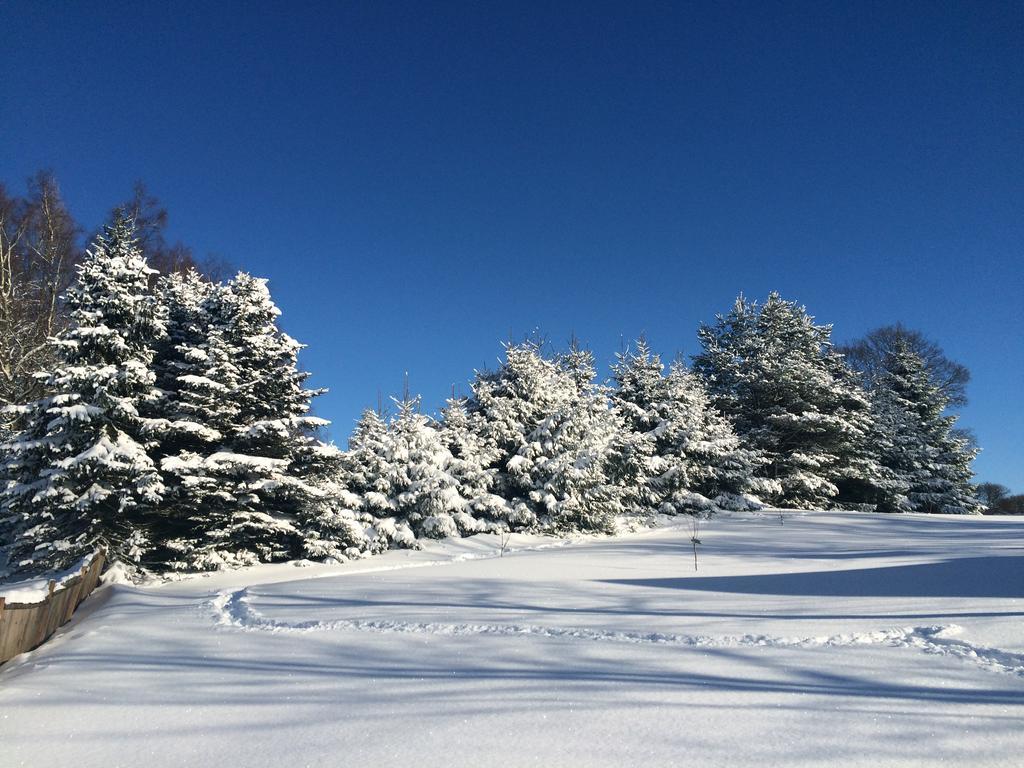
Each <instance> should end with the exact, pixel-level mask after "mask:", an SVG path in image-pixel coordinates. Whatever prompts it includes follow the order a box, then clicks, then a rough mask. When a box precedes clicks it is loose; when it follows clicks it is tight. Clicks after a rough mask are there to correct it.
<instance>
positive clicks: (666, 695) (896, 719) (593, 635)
mask: <svg viewBox="0 0 1024 768" xmlns="http://www.w3.org/2000/svg"><path fill="white" fill-rule="evenodd" d="M701 538H702V540H703V545H702V546H701V549H700V555H699V558H700V561H699V567H700V570H699V571H696V572H695V571H694V569H693V556H692V550H691V548H690V541H689V539H690V531H689V527H688V526H687V525H685V524H682V523H681V524H678V525H669V526H666V527H663V528H660V529H657V530H653V531H647V532H643V533H638V534H633V535H629V536H623V537H619V538H605V539H581V540H577V541H574V542H568V543H566V542H559V541H554V540H551V539H541V538H528V537H514V539H513V546H514V547H516V548H517V551H515V552H512V553H506V555H505V556H504V557H501V558H499V557H496V555H497V539H496V537H493V536H478V537H474V538H473V539H468V540H461V541H451V542H444V543H437V544H433V545H430V546H429V548H428V549H427V550H425V551H422V552H392V553H389V554H387V555H384V556H382V557H378V558H372V559H369V560H365V561H361V562H358V563H350V564H346V565H335V566H311V567H308V568H297V567H295V566H291V565H287V566H264V567H260V568H253V569H247V570H244V571H239V572H233V573H226V574H217V575H215V576H210V577H208V578H198V579H191V580H187V581H181V582H177V583H171V584H165V585H163V586H160V587H151V588H145V589H138V588H132V587H127V586H119V585H118V586H111V587H107V588H104V589H101V590H99V591H98V592H97V593H96V594H95V595H94V596H93V597H92V598H90V599H89V600H88V601H86V603H84V604H83V606H82V608H81V609H80V611H79V614H78V615H76V617H75V619H74V621H73V622H72V623H71V624H69V625H68V626H67V627H65V628H64V629H63V630H62V631H61V632H60V633H59V634H58V636H57V637H56V638H55V639H54V640H52V641H51V642H50V643H48V644H47V645H46V646H44V647H43V648H41V649H39V650H37V651H35V652H34V653H31V654H26V655H24V656H22V657H19V658H18V659H15V660H14V661H12V662H10V663H9V664H7V665H5V666H4V667H2V668H0V763H2V764H3V765H4V766H6V765H11V766H15V765H26V766H33V767H41V766H49V765H54V766H57V765H75V766H78V767H82V766H108V767H109V766H138V765H145V766H147V768H158V767H159V766H172V765H184V766H205V765H222V766H275V768H279V767H280V766H307V765H308V766H342V765H359V766H362V765H367V766H398V765H401V766H405V765H409V766H435V765H436V766H479V765H487V766H521V765H538V766H556V765H557V766H584V765H585V766H600V765H608V766H626V765H644V766H655V765H659V766H660V765H666V766H668V765H698V766H712V765H728V766H746V765H750V766H770V765H785V766H792V765H805V766H812V765H813V766H818V765H865V766H868V765H870V766H873V767H874V766H880V765H886V766H891V765H936V764H940V763H945V764H950V765H971V766H981V765H1007V766H1011V765H1012V766H1019V765H1021V764H1022V761H1024V520H1020V519H1013V518H961V517H925V516H910V515H908V516H880V515H866V514H857V513H806V514H804V513H787V514H786V517H785V524H784V525H782V524H780V521H779V518H778V516H777V515H773V514H758V513H734V514H726V515H722V516H719V517H717V518H716V519H715V520H713V521H711V522H710V523H708V524H707V525H706V526H705V528H704V529H703V530H702V532H701Z"/></svg>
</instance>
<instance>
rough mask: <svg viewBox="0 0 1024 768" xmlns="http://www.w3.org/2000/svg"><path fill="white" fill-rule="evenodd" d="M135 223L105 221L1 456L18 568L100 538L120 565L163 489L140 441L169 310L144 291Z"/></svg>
mask: <svg viewBox="0 0 1024 768" xmlns="http://www.w3.org/2000/svg"><path fill="white" fill-rule="evenodd" d="M152 274H153V270H151V269H150V268H149V267H147V265H146V263H145V260H144V259H143V257H142V254H141V252H140V250H139V248H138V247H137V245H136V241H135V236H134V224H133V222H132V221H131V220H129V219H127V218H124V217H120V218H118V219H117V220H116V221H115V222H114V223H113V224H111V225H109V226H108V227H106V228H105V229H104V232H103V234H102V235H100V236H99V237H98V238H97V240H96V242H95V244H94V245H93V247H92V249H91V250H90V251H89V252H88V254H87V255H86V257H85V259H84V260H83V262H82V263H81V264H80V265H79V266H78V269H77V277H76V280H75V283H74V284H73V285H72V286H71V288H70V289H69V290H68V291H67V292H66V294H65V297H64V301H65V302H66V304H67V307H68V310H69V324H68V328H67V330H65V331H62V332H61V333H60V334H59V335H58V336H57V337H56V339H55V340H54V341H53V344H54V345H55V350H54V351H55V356H56V359H57V364H56V366H55V368H54V369H53V370H49V371H42V372H40V373H39V376H40V378H41V379H42V380H43V383H44V387H45V390H46V391H47V393H48V394H47V396H45V397H43V398H42V399H40V400H37V401H35V402H32V403H27V404H25V405H22V406H18V407H17V408H16V410H17V414H18V416H19V421H20V422H21V423H22V424H23V425H24V426H23V428H22V429H21V430H19V431H18V432H17V433H16V434H15V435H14V437H13V438H11V439H10V440H8V442H7V443H5V444H4V445H3V446H2V448H0V455H2V456H3V457H4V473H5V475H6V477H7V478H8V482H7V485H6V487H5V488H4V490H3V494H2V496H0V515H2V516H3V517H4V518H5V519H6V520H7V525H8V529H9V530H10V531H11V537H12V541H11V544H10V551H9V559H10V564H11V565H12V566H13V568H14V570H15V572H17V573H33V572H43V571H50V570H59V569H63V568H67V567H69V566H70V565H72V564H73V563H74V562H75V561H77V560H79V559H80V558H82V557H83V556H85V555H87V554H90V553H91V552H92V551H94V550H95V549H96V548H97V547H99V546H103V547H106V549H107V551H108V558H109V559H111V560H121V561H122V562H124V563H125V564H126V565H129V566H131V565H133V564H136V563H138V562H139V560H140V557H141V556H142V554H143V553H144V552H145V551H146V550H147V549H148V548H149V547H150V539H149V529H150V527H151V523H152V521H153V512H154V510H155V509H156V507H157V506H158V504H159V503H160V500H161V498H162V496H163V493H164V486H163V483H162V482H161V479H160V475H159V473H158V471H157V468H156V467H155V466H154V464H153V462H152V460H151V458H150V456H149V454H148V452H147V449H148V448H150V447H151V446H152V441H153V439H154V429H153V428H152V427H153V426H154V424H153V422H152V419H151V418H149V417H148V416H147V414H148V413H149V412H150V410H151V409H152V407H153V404H154V403H155V402H156V401H157V399H158V393H157V391H156V389H155V387H154V383H155V380H154V375H153V371H152V362H153V356H154V345H155V344H156V343H157V342H158V341H159V340H160V339H161V338H162V337H163V335H164V333H165V327H166V320H165V316H164V312H163V310H162V307H161V306H160V304H159V302H158V301H157V300H156V298H155V297H154V295H153V292H152V291H151V289H150V281H151V275H152Z"/></svg>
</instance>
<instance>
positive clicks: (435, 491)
mask: <svg viewBox="0 0 1024 768" xmlns="http://www.w3.org/2000/svg"><path fill="white" fill-rule="evenodd" d="M396 405H397V406H398V412H397V413H396V415H395V418H394V419H393V420H392V421H391V424H390V426H389V430H388V438H389V439H388V469H387V475H386V478H387V484H388V487H389V489H390V492H391V507H392V509H393V510H394V511H395V514H396V515H397V517H398V519H400V520H401V521H402V522H404V523H405V524H407V525H408V526H409V527H410V528H411V529H412V530H413V532H414V533H415V534H416V535H417V536H426V537H428V538H445V537H448V536H460V535H464V534H468V533H476V532H478V531H481V530H484V527H485V526H484V524H483V523H480V522H478V521H477V520H476V519H475V518H474V517H473V516H472V515H471V514H470V513H469V500H468V499H466V498H465V497H464V496H463V495H462V493H461V486H460V483H459V480H458V478H457V476H456V474H455V470H456V468H457V462H456V460H455V457H454V456H453V455H452V453H451V451H450V450H449V449H448V447H447V446H446V445H445V443H444V441H443V439H442V437H441V430H440V429H439V428H438V427H437V425H436V424H435V422H433V420H432V419H430V418H428V417H427V416H425V415H424V414H423V413H421V412H420V399H419V398H418V397H416V398H412V399H410V398H408V397H406V398H405V399H403V400H401V401H396Z"/></svg>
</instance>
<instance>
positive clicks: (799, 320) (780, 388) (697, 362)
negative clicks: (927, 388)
mask: <svg viewBox="0 0 1024 768" xmlns="http://www.w3.org/2000/svg"><path fill="white" fill-rule="evenodd" d="M698 335H699V338H700V343H701V345H702V347H703V352H701V354H699V355H697V356H696V357H695V358H694V370H695V371H696V372H697V373H698V374H699V375H701V376H702V377H703V379H704V381H705V383H706V385H707V387H708V391H709V392H710V394H711V395H712V397H713V401H714V403H715V405H716V406H717V407H718V408H719V410H721V411H722V412H723V413H724V414H725V415H726V416H727V417H728V418H729V419H730V421H731V422H732V424H733V426H734V427H735V429H736V432H737V433H738V434H739V436H740V438H741V439H742V440H743V441H744V442H745V443H746V445H747V447H749V448H751V449H753V450H754V451H756V452H757V453H758V454H759V455H761V456H762V457H763V459H764V463H763V464H762V465H761V466H760V467H759V468H758V470H757V476H758V477H759V478H760V479H761V480H762V481H763V482H762V483H761V489H760V494H761V495H763V496H764V497H765V498H766V499H767V500H769V501H771V502H773V503H775V504H779V505H783V506H795V507H803V508H815V507H827V506H832V505H833V504H835V503H836V499H837V497H839V501H849V500H856V499H859V498H860V497H861V496H862V494H863V493H864V491H863V486H865V485H870V484H871V483H872V478H873V476H874V475H875V473H876V471H877V465H876V464H875V463H874V462H873V461H872V457H871V452H870V451H869V449H868V446H867V437H868V434H869V431H870V428H871V413H870V404H869V401H868V398H867V395H866V393H865V392H864V391H863V390H862V388H861V387H860V386H859V384H858V382H857V381H856V379H855V377H854V375H853V374H852V372H851V371H850V370H849V368H847V367H846V365H845V364H844V363H843V360H842V358H841V356H840V355H838V354H837V353H836V352H835V351H834V350H833V349H832V343H831V327H830V326H827V325H815V324H814V321H813V318H811V317H810V316H809V315H808V314H807V312H806V310H805V309H804V308H803V307H801V306H798V305H797V304H796V303H795V302H791V301H785V300H784V299H782V297H780V296H779V294H777V293H772V294H771V295H770V296H769V297H768V300H767V301H766V302H765V303H764V304H763V305H758V304H757V303H754V302H748V301H746V300H745V299H744V298H743V297H742V296H741V297H740V298H739V299H737V301H736V304H735V306H734V307H733V309H732V311H731V312H730V313H729V314H728V315H725V316H721V315H720V316H719V317H718V319H717V322H716V323H715V325H702V326H701V328H700V330H699V332H698Z"/></svg>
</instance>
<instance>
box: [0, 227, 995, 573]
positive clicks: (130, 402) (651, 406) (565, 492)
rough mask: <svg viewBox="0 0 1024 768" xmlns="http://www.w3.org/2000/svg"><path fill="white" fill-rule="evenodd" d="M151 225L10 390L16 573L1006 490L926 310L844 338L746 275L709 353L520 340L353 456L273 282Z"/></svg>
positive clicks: (367, 430)
mask: <svg viewBox="0 0 1024 768" xmlns="http://www.w3.org/2000/svg"><path fill="white" fill-rule="evenodd" d="M143 246H144V243H143V241H142V240H140V232H139V222H138V219H137V217H136V215H135V214H134V212H132V211H121V212H120V213H119V214H118V215H117V216H116V217H115V219H114V221H113V223H112V224H110V225H108V226H107V227H106V228H105V230H104V232H103V233H102V234H100V235H99V236H97V237H96V239H95V241H94V243H93V245H92V247H91V249H89V250H88V251H86V252H85V253H84V254H81V255H79V256H78V257H77V258H76V259H75V267H74V274H75V277H74V280H73V281H72V282H71V284H70V285H69V286H68V287H67V288H66V290H65V291H64V293H63V294H62V295H63V298H62V299H61V301H60V304H61V312H62V313H63V318H64V319H63V321H62V324H61V325H60V326H59V327H57V328H56V329H55V332H54V333H53V335H52V336H51V337H50V339H49V341H47V342H46V345H45V346H46V353H45V355H40V357H39V358H38V359H39V360H42V361H44V363H43V364H41V365H39V366H38V371H37V372H36V374H35V376H34V377H33V381H34V385H35V387H36V388H37V389H35V390H33V392H32V393H31V396H27V397H26V396H23V397H21V398H20V399H17V400H13V401H12V400H8V402H9V403H11V404H10V405H9V406H8V407H7V409H6V411H5V412H6V414H7V416H8V418H9V419H10V421H9V434H8V435H7V437H6V438H5V440H4V443H3V445H2V446H0V457H2V464H0V472H2V478H0V480H2V482H3V489H2V491H0V542H2V543H3V548H4V551H5V553H6V561H7V569H8V570H9V571H10V572H11V573H12V574H14V575H24V574H30V573H37V572H42V571H46V570H54V569H60V568H64V567H68V566H70V565H72V564H73V563H74V562H75V561H76V560H77V559H78V558H80V557H81V556H82V555H84V554H86V553H87V552H89V551H91V550H92V549H93V548H94V547H95V546H97V545H98V544H103V545H104V546H106V547H107V548H108V549H109V551H110V552H111V555H112V557H114V558H117V559H120V560H121V561H122V562H124V563H125V564H126V565H128V566H129V567H134V568H138V569H151V570H166V569H176V570H186V571H196V570H210V569H218V568H229V567H237V566H241V565H248V564H253V563H258V562H275V561H284V560H290V559H295V558H314V559H326V558H334V559H338V560H341V559H346V558H352V557H359V556H362V555H364V554H366V553H374V552H379V551H382V550H384V549H388V548H391V547H413V546H416V545H417V541H418V540H419V539H420V538H425V537H426V538H438V537H446V536H458V535H464V534H470V533H475V532H481V531H495V532H497V531H518V530H551V531H601V532H612V531H614V530H615V529H616V526H617V524H618V522H619V521H621V520H622V519H623V518H624V517H625V518H634V519H637V520H643V519H646V518H649V517H650V516H651V515H653V514H656V513H662V514H670V515H672V514H691V515H704V514H708V513H710V512H711V511H713V510H714V509H716V508H734V509H735V508H750V507H757V506H759V505H761V504H769V505H773V506H779V507H796V508H806V509H812V508H855V509H864V510H876V511H880V512H933V513H952V514H972V513H977V512H980V511H981V510H982V509H983V504H982V502H981V501H979V499H978V490H977V488H976V487H975V486H974V484H973V482H972V471H971V462H972V460H973V458H974V456H975V454H976V448H975V447H974V446H973V444H972V442H971V440H970V439H969V438H968V437H966V436H965V435H964V434H962V433H960V432H958V431H957V430H956V428H955V422H956V416H955V415H953V414H951V413H950V412H949V406H950V404H951V403H954V402H957V397H958V395H957V392H958V389H957V388H959V392H960V394H961V395H962V388H963V384H964V383H965V382H966V375H965V374H963V375H952V376H951V375H948V374H949V373H950V369H948V368H946V369H942V367H941V366H937V364H936V362H937V361H938V362H941V359H942V356H941V351H940V350H938V349H937V348H935V347H934V345H932V348H931V353H932V356H931V358H929V348H927V347H925V348H922V344H925V345H927V344H928V343H929V342H927V340H926V339H924V338H923V337H921V336H920V335H919V334H917V335H915V334H914V333H912V332H906V331H905V329H904V330H903V332H901V333H895V334H889V336H890V337H889V338H886V339H882V340H879V339H877V338H876V339H874V340H871V338H870V337H869V339H868V340H866V341H865V342H864V346H863V348H862V349H861V350H860V358H858V357H857V356H856V355H849V356H846V355H844V354H842V353H841V352H840V351H839V350H837V349H836V348H834V347H833V345H832V341H831V328H830V327H829V326H826V325H819V324H816V323H815V321H814V319H813V318H812V317H811V316H810V315H809V314H808V313H807V311H806V310H805V309H804V308H803V307H802V306H800V305H798V304H797V303H796V302H793V301H788V300H786V299H783V298H782V297H781V296H779V295H778V294H774V293H773V294H771V295H770V296H769V297H768V298H767V299H766V300H765V301H763V302H755V301H750V300H748V299H746V298H744V297H742V296H741V297H740V298H738V299H737V301H736V302H735V304H734V306H733V307H732V309H731V310H730V311H729V312H728V313H726V314H723V315H720V316H718V317H717V318H716V320H715V321H714V322H712V323H709V324H705V325H702V326H701V328H700V329H699V332H698V336H699V340H700V345H701V351H700V353H699V354H697V355H696V356H695V357H694V358H693V360H692V365H689V366H687V365H686V364H685V363H684V361H682V360H677V361H675V362H673V363H671V364H669V365H666V364H664V363H663V361H662V360H661V358H660V357H659V355H658V354H656V353H655V352H653V351H652V350H651V349H650V348H649V347H648V345H647V343H646V342H645V341H644V340H643V339H640V340H638V341H637V342H636V343H635V344H634V345H632V346H631V347H630V348H629V349H627V350H625V351H623V352H621V353H620V354H619V355H618V356H617V359H616V362H615V364H614V366H613V368H612V378H611V380H610V381H608V382H600V381H599V380H598V377H597V373H596V367H595V363H594V357H593V355H592V353H591V352H590V351H588V350H586V349H584V348H583V347H582V346H580V345H579V344H578V343H572V344H570V345H569V347H568V348H567V349H565V350H562V351H555V350H551V349H549V348H548V346H547V345H546V344H544V343H541V342H539V341H535V340H527V341H524V342H521V343H510V344H507V345H505V348H504V355H503V358H502V360H501V363H500V365H498V367H497V368H496V369H494V370H487V371H478V372H476V373H475V374H474V376H473V378H472V380H471V382H470V394H469V395H468V396H467V397H464V398H454V397H453V398H452V399H450V400H449V401H448V402H447V404H446V405H445V407H444V408H443V409H442V411H441V413H440V414H439V416H438V417H437V418H434V417H431V416H429V415H426V414H424V413H423V412H422V408H421V407H420V400H419V398H418V397H413V396H411V395H409V394H408V393H405V394H404V395H403V396H402V397H401V398H399V399H397V400H396V401H395V409H394V412H393V413H392V414H390V415H386V414H385V413H383V412H382V409H381V408H379V407H378V409H376V410H373V409H367V410H366V411H365V412H364V413H363V415H362V417H361V418H360V419H359V421H358V423H357V425H356V427H355V430H354V432H353V434H352V436H351V439H350V440H349V444H348V448H347V450H344V451H343V450H340V449H338V448H337V447H336V446H334V445H331V444H327V443H325V442H323V441H322V440H321V439H320V438H319V436H318V434H319V433H318V430H319V428H320V427H322V426H325V425H326V422H324V421H323V420H320V419H316V418H314V417H312V416H311V415H310V405H311V403H312V401H313V399H314V398H315V397H316V396H317V395H318V394H319V392H318V391H317V390H312V389H309V388H307V387H306V386H305V381H306V378H307V374H306V373H304V372H303V371H301V370H300V368H299V366H298V360H297V357H298V352H299V350H300V349H301V346H302V345H300V344H299V343H298V342H296V341H295V340H293V339H291V338H290V337H289V336H288V335H287V334H285V333H284V332H283V331H282V330H281V329H280V325H279V315H280V312H279V310H278V308H277V307H276V305H275V304H274V302H273V300H272V298H271V296H270V293H269V291H268V289H267V285H266V282H265V281H263V280H260V279H257V278H254V277H252V276H250V275H248V274H246V273H244V272H242V273H238V274H237V275H235V276H234V277H233V278H231V279H229V280H222V281H217V280H213V279H210V278H209V277H208V276H204V275H202V274H200V273H199V272H198V271H197V270H195V269H184V270H179V269H170V270H167V273H166V274H163V275H159V274H158V273H157V270H155V269H154V268H153V267H151V266H150V265H149V264H148V263H147V259H146V255H145V252H144V247H143ZM936 354H937V355H938V357H936V356H935V355H936ZM851 359H852V361H853V363H854V364H851ZM858 360H859V361H860V362H858Z"/></svg>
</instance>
